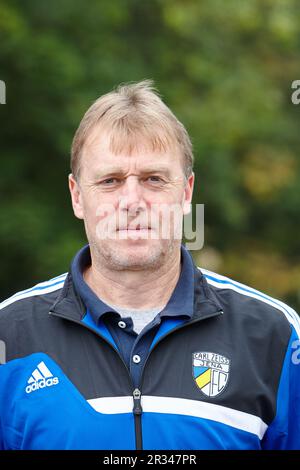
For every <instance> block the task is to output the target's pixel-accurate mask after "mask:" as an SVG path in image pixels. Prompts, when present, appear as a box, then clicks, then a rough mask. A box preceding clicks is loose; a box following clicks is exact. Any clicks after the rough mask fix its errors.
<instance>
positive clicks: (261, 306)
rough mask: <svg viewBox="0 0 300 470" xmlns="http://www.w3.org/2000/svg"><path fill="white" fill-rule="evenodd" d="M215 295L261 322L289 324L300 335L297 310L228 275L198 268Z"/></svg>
mask: <svg viewBox="0 0 300 470" xmlns="http://www.w3.org/2000/svg"><path fill="white" fill-rule="evenodd" d="M198 269H199V270H200V271H201V273H202V274H203V276H204V277H205V279H206V281H207V283H208V284H209V286H210V287H211V288H212V289H213V290H214V292H215V293H216V295H217V296H218V297H219V298H221V299H223V300H224V301H226V303H227V305H230V307H231V308H237V309H238V310H239V312H240V313H241V314H244V315H246V316H252V317H253V318H257V320H259V321H261V322H267V324H268V325H270V323H273V324H277V326H278V327H280V325H281V326H283V327H284V326H285V327H286V326H289V325H290V326H291V327H293V328H294V330H295V331H296V333H297V335H298V337H300V317H299V315H298V314H297V312H296V311H295V310H294V309H293V308H291V307H290V306H289V305H287V304H285V303H284V302H282V301H281V300H278V299H275V298H273V297H271V296H269V295H267V294H265V293H263V292H261V291H259V290H257V289H254V288H252V287H250V286H247V285H246V284H242V283H240V282H237V281H235V280H233V279H231V278H229V277H226V276H223V275H220V274H217V273H214V272H212V271H209V270H207V269H203V268H199V267H198Z"/></svg>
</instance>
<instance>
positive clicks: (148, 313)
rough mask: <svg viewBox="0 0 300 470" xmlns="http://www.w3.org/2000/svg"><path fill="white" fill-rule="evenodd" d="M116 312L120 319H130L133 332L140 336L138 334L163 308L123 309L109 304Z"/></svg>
mask: <svg viewBox="0 0 300 470" xmlns="http://www.w3.org/2000/svg"><path fill="white" fill-rule="evenodd" d="M109 305H110V307H112V308H113V309H114V310H115V311H116V312H118V313H119V314H120V315H121V317H123V318H128V317H130V318H131V319H132V322H133V330H134V331H135V332H136V333H137V334H140V332H141V331H142V330H143V329H144V328H145V326H146V325H148V324H149V323H150V322H151V321H152V320H153V319H154V318H155V317H156V315H157V314H158V313H159V312H161V311H162V310H163V308H164V306H160V307H155V308H151V309H146V310H145V309H133V308H123V307H119V306H118V305H112V304H109Z"/></svg>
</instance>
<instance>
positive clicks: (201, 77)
mask: <svg viewBox="0 0 300 470" xmlns="http://www.w3.org/2000/svg"><path fill="white" fill-rule="evenodd" d="M299 13H300V4H299V0H249V1H243V0H201V1H200V0H181V1H180V0H152V1H141V0H101V1H99V0H90V1H89V2H86V1H85V0H76V1H74V0H52V1H51V2H47V1H45V0H0V79H2V80H4V81H5V83H6V87H7V96H6V99H7V104H6V105H1V106H0V123H1V126H0V139H1V170H0V184H1V211H0V244H1V265H2V269H1V272H0V297H1V298H5V297H7V296H8V295H10V294H12V293H14V292H15V291H17V290H20V289H25V288H27V287H29V286H31V285H32V284H33V283H36V282H40V281H42V280H46V279H48V278H49V277H53V276H55V275H57V274H60V273H61V272H65V271H66V270H68V268H69V263H70V260H71V259H72V257H73V255H74V254H75V252H76V251H77V250H78V249H79V248H80V247H81V246H82V244H83V243H85V236H84V230H83V227H82V224H81V222H79V221H78V220H76V219H75V218H74V216H73V213H72V209H71V203H70V198H69V194H68V190H67V174H68V172H69V154H70V150H69V149H70V145H71V141H72V136H73V134H74V132H75V129H76V127H77V125H78V123H79V121H80V119H81V117H82V115H83V113H84V112H85V110H86V109H87V108H88V107H89V105H90V104H91V103H92V102H93V101H94V100H95V99H96V98H97V97H98V96H99V95H101V94H103V93H106V92H108V91H110V90H111V89H112V88H113V87H114V86H116V85H117V84H118V83H120V82H128V81H138V80H141V79H145V78H152V79H154V81H155V84H156V86H157V88H158V89H159V91H160V93H161V94H162V96H163V99H164V100H165V101H166V102H167V104H168V105H169V106H170V107H171V109H172V110H173V111H174V112H175V114H176V115H177V116H178V117H179V119H180V120H181V121H182V122H183V123H184V124H185V125H186V127H187V129H188V131H189V133H190V135H191V138H192V141H193V145H194V153H195V172H196V178H197V182H196V188H195V195H194V200H193V201H194V203H204V204H205V245H204V249H202V250H200V251H199V252H193V256H194V258H195V259H196V261H197V262H198V263H199V265H200V266H203V267H206V268H208V269H212V270H214V271H217V272H219V273H222V274H225V275H229V276H232V277H233V278H235V279H237V280H239V281H240V282H245V283H247V284H249V285H251V286H253V287H256V288H258V289H261V290H263V291H265V292H266V293H268V294H270V295H273V296H275V297H279V298H281V299H283V300H285V301H287V302H288V303H289V304H291V305H292V306H294V307H295V308H297V309H298V310H300V308H299V307H300V305H299V304H300V293H299V292H300V290H299V281H300V254H299V244H300V242H299V228H300V222H299V208H300V190H299V186H298V185H299V181H300V180H299V176H300V159H299V148H300V132H299V113H300V105H299V106H295V105H293V104H292V102H291V94H292V90H291V83H292V81H293V80H296V79H300V56H299V47H300V15H299Z"/></svg>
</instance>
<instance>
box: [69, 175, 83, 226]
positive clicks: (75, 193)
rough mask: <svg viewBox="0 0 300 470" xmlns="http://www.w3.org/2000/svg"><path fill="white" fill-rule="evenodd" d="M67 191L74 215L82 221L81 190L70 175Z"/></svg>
mask: <svg viewBox="0 0 300 470" xmlns="http://www.w3.org/2000/svg"><path fill="white" fill-rule="evenodd" d="M69 189H70V193H71V199H72V206H73V211H74V214H75V216H76V217H77V218H78V219H83V207H82V197H81V189H80V186H79V183H78V182H77V181H76V179H75V178H74V176H73V175H72V173H71V174H70V175H69Z"/></svg>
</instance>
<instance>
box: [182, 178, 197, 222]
mask: <svg viewBox="0 0 300 470" xmlns="http://www.w3.org/2000/svg"><path fill="white" fill-rule="evenodd" d="M194 181H195V174H194V173H192V174H191V175H190V176H189V177H188V180H187V182H186V185H185V189H184V199H183V215H187V214H189V213H190V212H191V202H192V197H193V189H194Z"/></svg>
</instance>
